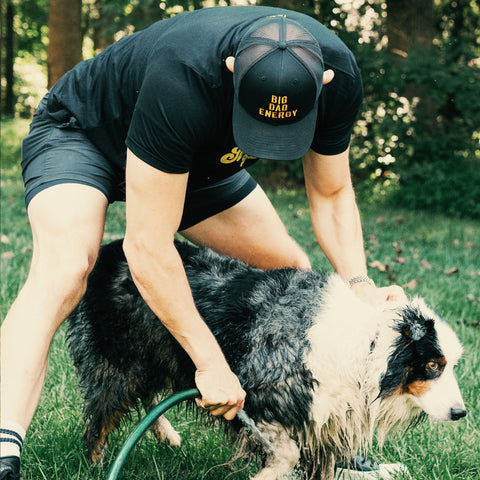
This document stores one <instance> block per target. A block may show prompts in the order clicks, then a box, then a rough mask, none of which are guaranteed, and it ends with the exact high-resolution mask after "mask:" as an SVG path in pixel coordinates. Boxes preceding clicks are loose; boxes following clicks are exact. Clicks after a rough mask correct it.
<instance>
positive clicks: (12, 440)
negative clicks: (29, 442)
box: [0, 422, 26, 457]
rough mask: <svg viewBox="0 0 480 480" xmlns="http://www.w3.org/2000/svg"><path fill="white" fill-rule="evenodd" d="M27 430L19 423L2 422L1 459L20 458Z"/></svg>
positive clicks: (0, 433) (0, 437)
mask: <svg viewBox="0 0 480 480" xmlns="http://www.w3.org/2000/svg"><path fill="white" fill-rule="evenodd" d="M25 433H26V432H25V430H24V429H23V427H22V426H20V425H18V423H14V422H2V426H1V430H0V457H9V456H15V457H20V453H21V452H22V446H23V439H24V438H25Z"/></svg>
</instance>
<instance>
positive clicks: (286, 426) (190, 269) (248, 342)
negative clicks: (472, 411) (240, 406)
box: [68, 241, 466, 480]
mask: <svg viewBox="0 0 480 480" xmlns="http://www.w3.org/2000/svg"><path fill="white" fill-rule="evenodd" d="M176 246H177V249H178V251H179V253H180V255H181V257H182V260H183V263H184V266H185V271H186V273H187V276H188V280H189V282H190V286H191V290H192V294H193V297H194V300H195V303H196V306H197V308H198V310H199V312H200V314H201V315H202V317H203V318H204V319H205V321H206V323H207V324H208V325H209V327H210V329H211V330H212V332H213V333H214V335H215V336H216V338H217V340H218V342H219V344H220V346H221V348H222V350H223V352H224V354H225V356H226V358H227V361H228V362H229V365H230V367H231V368H232V370H233V371H234V372H235V373H236V375H237V376H238V378H239V380H240V382H241V384H242V386H243V388H244V389H245V391H246V392H247V397H246V402H245V412H246V414H247V415H248V416H249V417H250V419H252V420H253V422H254V423H255V426H256V428H257V429H258V430H260V432H261V433H262V435H263V436H264V438H267V439H268V444H269V445H271V446H272V448H269V449H265V448H264V445H262V444H261V442H260V443H259V442H257V441H256V440H255V438H253V437H252V436H251V435H250V434H249V432H250V430H249V429H248V428H245V427H244V425H242V423H241V422H240V421H239V420H238V419H235V420H234V421H233V422H225V423H226V424H228V426H227V428H228V429H229V430H231V431H232V433H233V435H234V437H235V438H236V440H237V441H238V445H240V446H241V447H240V449H241V451H242V452H243V453H244V454H248V453H252V454H260V455H261V456H262V458H263V468H262V469H261V470H260V471H259V473H258V474H257V476H256V477H255V478H258V479H262V480H266V479H277V478H280V477H281V476H282V475H284V474H285V473H287V472H288V471H289V470H290V469H291V468H293V467H294V466H295V465H296V464H297V463H299V462H300V467H301V469H302V470H303V471H304V472H305V474H306V475H307V476H309V477H310V478H322V479H333V477H334V472H335V460H336V459H338V458H340V457H342V456H346V455H348V456H350V455H352V454H354V453H355V452H356V451H357V449H358V448H360V447H362V446H364V445H365V444H369V442H370V441H371V439H372V437H373V435H374V432H377V436H378V438H379V439H380V441H382V439H383V438H384V437H385V435H386V433H387V432H388V431H390V430H392V429H398V428H405V427H407V426H409V425H411V424H412V423H415V422H416V421H418V420H419V419H420V418H422V417H423V416H425V414H428V415H430V416H431V417H433V418H435V419H438V420H441V421H446V420H457V419H459V418H461V417H463V416H465V414H466V411H465V406H464V403H463V400H462V396H461V393H460V390H459V387H458V385H457V381H456V379H455V376H454V367H455V365H456V364H457V361H458V360H459V358H460V356H461V353H462V347H461V345H460V342H459V340H458V339H457V337H456V335H455V333H454V332H453V330H452V329H451V328H450V327H449V326H448V325H447V324H446V323H445V322H444V321H443V320H441V319H440V318H439V317H438V316H437V315H436V314H435V313H434V312H433V311H432V310H431V309H430V308H428V307H427V306H426V305H425V303H424V302H423V301H422V300H421V299H418V298H417V299H414V300H413V301H411V302H409V303H406V304H404V305H399V306H396V307H395V308H392V309H389V310H385V311H381V310H380V309H374V308H373V307H371V306H370V305H367V304H366V303H364V302H362V301H361V300H359V299H358V298H357V297H356V296H355V294H354V293H353V292H352V291H351V290H350V289H349V288H348V287H347V286H346V285H345V283H344V282H343V281H342V280H341V279H340V278H339V277H338V276H337V275H325V274H322V273H318V272H312V271H302V270H297V269H292V268H286V269H277V270H269V271H262V270H259V269H256V268H252V267H250V266H247V265H245V264H244V263H242V262H240V261H238V260H234V259H231V258H228V257H225V256H222V255H219V254H217V253H214V252H213V251H211V250H209V249H205V248H196V247H193V246H190V245H187V244H184V243H177V244H176ZM68 339H69V345H70V349H71V353H72V356H73V359H74V363H75V366H76V368H77V370H78V374H79V378H80V388H81V390H82V392H83V395H84V399H85V419H86V423H87V428H86V431H85V435H84V437H85V441H86V445H87V448H88V452H89V457H90V459H91V460H92V461H93V462H96V461H98V460H99V458H100V457H101V454H102V449H103V446H104V445H106V443H107V438H108V435H109V434H110V433H111V432H112V431H113V430H114V429H116V428H117V427H118V426H119V424H120V422H121V421H122V419H123V418H124V417H125V416H126V415H127V414H128V413H129V412H130V411H131V409H136V408H138V407H139V404H142V405H143V407H144V408H145V409H146V410H147V411H148V410H150V409H151V408H152V407H153V406H154V405H155V404H156V401H157V400H156V398H157V395H158V394H160V395H162V394H163V395H165V394H166V393H170V392H172V391H174V392H175V391H180V390H184V389H187V388H192V387H193V386H194V373H195V368H194V365H193V363H192V362H191V360H190V359H189V357H188V356H187V355H186V353H185V352H184V351H183V349H182V348H181V347H180V346H179V344H178V343H177V342H176V340H174V338H173V337H172V336H171V335H170V333H169V332H168V331H167V330H166V328H165V327H164V326H163V325H162V323H161V322H160V320H159V319H158V318H156V317H155V315H154V314H153V312H152V311H151V310H150V309H149V307H148V306H147V305H146V303H145V302H144V300H143V299H142V297H141V296H140V294H139V293H138V291H137V289H136V287H135V285H134V283H133V281H132V278H131V275H130V272H129V269H128V265H127V262H126V260H125V256H124V254H123V250H122V242H121V241H117V242H113V243H111V244H109V245H106V246H104V247H103V248H102V249H101V251H100V254H99V258H98V260H97V263H96V266H95V268H94V270H93V271H92V273H91V275H90V277H89V279H88V287H87V291H86V294H85V296H84V297H83V299H82V301H81V302H80V304H79V305H78V307H77V308H76V309H75V311H74V312H73V313H72V315H71V316H70V320H69V327H68ZM154 432H155V434H156V436H157V438H158V439H159V440H162V441H166V442H168V443H169V444H171V445H179V444H180V437H179V435H178V433H177V432H176V431H175V430H174V429H173V427H172V426H171V425H170V424H169V422H168V420H167V419H166V418H164V417H160V418H159V420H158V422H157V423H156V424H155V425H154Z"/></svg>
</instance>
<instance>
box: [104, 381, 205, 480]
mask: <svg viewBox="0 0 480 480" xmlns="http://www.w3.org/2000/svg"><path fill="white" fill-rule="evenodd" d="M200 397H201V395H200V392H199V391H198V390H197V389H196V388H191V389H190V390H184V391H182V392H178V393H175V394H173V395H171V396H170V397H168V398H166V399H165V400H163V402H160V403H159V404H158V405H157V406H156V407H155V408H153V409H152V410H151V411H150V412H149V413H148V414H147V415H146V416H145V418H144V419H143V420H142V421H141V422H140V423H139V424H138V425H137V427H136V428H135V430H133V432H132V433H131V434H130V436H129V437H128V438H127V440H126V441H125V443H124V444H123V447H122V448H121V450H120V452H119V454H118V455H117V458H116V459H115V462H114V464H113V466H112V468H111V470H110V473H109V474H108V478H107V480H115V479H117V478H118V474H119V473H120V470H121V469H122V466H123V464H124V463H125V460H126V459H127V456H128V454H129V453H130V451H131V450H132V449H133V447H134V446H135V445H136V444H137V442H138V441H139V440H140V437H141V436H142V435H143V434H144V433H145V432H146V431H147V430H148V428H149V427H150V426H151V425H152V424H153V422H155V420H156V419H157V418H158V417H160V415H163V414H164V413H165V412H166V411H167V410H169V409H170V408H172V407H174V406H175V405H177V404H179V403H180V402H183V401H184V400H192V399H194V398H200Z"/></svg>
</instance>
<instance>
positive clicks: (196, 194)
mask: <svg viewBox="0 0 480 480" xmlns="http://www.w3.org/2000/svg"><path fill="white" fill-rule="evenodd" d="M22 174H23V181H24V183H25V202H26V205H27V207H28V205H29V203H30V201H31V200H32V198H33V197H34V196H35V195H36V194H37V193H39V192H41V191H42V190H45V189H46V188H48V187H51V186H54V185H59V184H63V183H80V184H83V185H88V186H91V187H94V188H97V189H98V190H100V191H101V192H102V193H103V194H104V195H105V196H106V197H107V199H108V201H109V202H110V203H112V202H114V201H117V200H125V170H124V169H120V168H118V167H117V166H115V165H113V164H112V163H111V162H110V161H109V160H108V159H107V158H105V156H104V155H103V153H102V152H101V151H100V150H99V149H98V148H97V147H96V146H95V145H94V144H93V143H92V142H91V141H90V140H89V139H88V138H87V136H86V135H85V133H84V132H83V131H82V130H81V129H80V128H79V127H78V125H77V124H76V119H75V118H74V117H72V118H71V119H70V121H69V122H68V123H63V124H60V123H58V122H56V121H55V120H54V119H52V118H51V117H50V116H49V115H48V114H47V112H46V98H44V99H43V100H42V102H41V103H40V105H39V107H38V109H37V111H36V113H35V116H34V117H33V120H32V124H31V126H30V132H29V134H28V136H27V137H26V138H25V139H24V141H23V144H22ZM256 186H257V183H256V181H255V180H254V179H253V178H252V177H251V176H250V175H249V173H248V172H247V171H246V170H241V171H239V172H238V173H236V174H235V175H232V176H231V177H228V178H226V179H224V180H221V181H219V182H217V183H212V184H211V185H207V186H204V187H202V188H199V189H197V190H188V191H187V195H186V198H185V206H184V211H183V217H182V221H181V224H180V227H179V230H184V229H186V228H188V227H191V226H193V225H195V224H197V223H199V222H201V221H202V220H205V219H206V218H208V217H211V216H212V215H215V214H216V213H219V212H222V211H224V210H226V209H227V208H230V207H232V206H234V205H235V204H237V203H238V202H240V201H241V200H243V199H244V198H245V197H246V196H247V195H248V194H249V193H251V192H252V191H253V189H254V188H255V187H256Z"/></svg>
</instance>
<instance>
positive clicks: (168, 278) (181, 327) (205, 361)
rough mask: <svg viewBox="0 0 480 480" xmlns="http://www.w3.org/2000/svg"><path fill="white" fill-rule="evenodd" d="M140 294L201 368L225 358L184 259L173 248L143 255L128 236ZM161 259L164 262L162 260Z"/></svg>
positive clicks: (129, 259) (130, 255)
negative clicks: (194, 293)
mask: <svg viewBox="0 0 480 480" xmlns="http://www.w3.org/2000/svg"><path fill="white" fill-rule="evenodd" d="M124 248H125V252H126V256H127V259H128V261H129V266H130V271H131V273H132V277H133V280H134V282H135V285H136V286H137V288H138V290H139V292H140V294H141V295H142V297H143V298H144V300H145V301H146V303H147V304H148V306H149V307H150V308H151V310H152V311H153V312H154V313H155V314H156V315H157V317H158V318H160V319H161V321H162V323H163V324H164V325H165V327H166V328H167V329H168V330H169V331H170V333H171V334H172V335H173V336H174V337H175V338H176V340H177V341H178V342H179V344H180V345H181V346H182V348H183V349H184V350H185V351H186V352H187V354H188V355H189V356H190V358H191V359H192V361H193V362H194V364H195V366H196V367H197V368H198V369H204V368H208V366H209V365H211V364H214V363H217V362H218V361H220V360H222V359H223V353H222V352H221V349H220V347H219V346H218V343H217V341H216V339H215V337H214V336H213V334H212V333H211V331H210V330H209V328H208V327H207V325H206V324H205V322H204V321H203V319H202V318H201V316H200V314H199V312H198V310H197V309H196V307H195V304H194V301H193V297H192V294H191V290H190V287H189V284H188V281H187V278H186V274H185V271H184V268H183V264H182V262H181V259H180V257H179V255H178V253H177V251H176V249H175V247H174V246H173V244H172V245H171V246H169V247H168V248H164V249H161V252H162V255H161V256H160V255H152V256H149V255H148V254H147V253H146V252H145V249H142V252H141V253H140V252H139V249H138V247H137V246H135V243H134V242H133V243H130V241H129V239H128V237H127V239H126V241H125V244H124ZM160 258H161V260H160Z"/></svg>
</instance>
